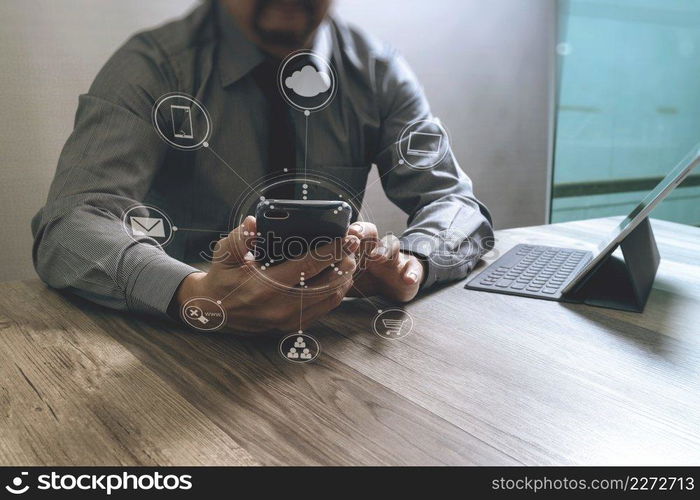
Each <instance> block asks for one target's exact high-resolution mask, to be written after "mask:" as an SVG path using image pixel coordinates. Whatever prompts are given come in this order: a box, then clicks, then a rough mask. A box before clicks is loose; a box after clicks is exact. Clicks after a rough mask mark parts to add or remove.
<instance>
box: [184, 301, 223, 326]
mask: <svg viewBox="0 0 700 500" xmlns="http://www.w3.org/2000/svg"><path fill="white" fill-rule="evenodd" d="M180 316H181V317H182V319H183V321H184V322H185V323H187V324H188V325H189V326H191V327H192V328H194V329H196V330H201V331H205V332H212V331H215V330H218V329H219V328H221V327H222V326H224V325H225V324H226V311H224V308H223V307H221V305H219V303H218V302H216V301H214V300H212V299H209V298H207V297H195V298H193V299H190V300H188V301H187V302H185V303H184V304H183V305H182V308H181V309H180Z"/></svg>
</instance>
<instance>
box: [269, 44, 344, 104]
mask: <svg viewBox="0 0 700 500" xmlns="http://www.w3.org/2000/svg"><path fill="white" fill-rule="evenodd" d="M277 85H278V86H279V89H280V92H281V93H282V97H284V99H285V101H287V103H289V104H290V105H291V106H292V107H294V108H296V109H297V110H299V111H303V112H304V114H305V115H306V116H309V114H311V113H313V112H315V111H320V110H322V109H323V108H325V107H326V106H328V105H329V104H330V103H331V101H333V98H334V97H335V95H336V92H337V90H338V89H337V87H338V78H337V76H336V74H335V70H334V69H333V66H331V64H330V63H329V62H328V61H326V59H324V58H323V57H321V56H320V55H318V54H316V53H314V52H312V51H310V50H302V51H298V52H294V53H292V54H290V55H289V56H287V57H286V58H285V59H284V60H283V61H282V63H281V64H280V66H279V70H278V72H277Z"/></svg>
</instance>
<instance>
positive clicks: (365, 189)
mask: <svg viewBox="0 0 700 500" xmlns="http://www.w3.org/2000/svg"><path fill="white" fill-rule="evenodd" d="M403 164H404V161H403V160H399V162H398V163H397V164H396V165H394V166H393V167H391V168H390V169H389V170H387V171H386V172H384V173H383V174H382V175H380V176H379V177H377V178H376V179H374V180H373V181H372V182H370V183H369V184H367V185H366V186H365V188H364V189H363V190H362V191H360V192H358V193H357V194H355V195H354V196H352V197H350V198H348V200H347V202H348V203H350V202H351V201H352V200H354V199H355V198H357V197H358V196H361V195H363V194H364V193H365V192H366V191H367V190H368V189H369V188H370V186H372V185H374V184H376V183H377V182H379V181H381V180H382V178H383V177H384V176H385V175H387V174H388V173H389V172H391V171H392V170H394V169H395V168H396V167H398V166H399V165H403Z"/></svg>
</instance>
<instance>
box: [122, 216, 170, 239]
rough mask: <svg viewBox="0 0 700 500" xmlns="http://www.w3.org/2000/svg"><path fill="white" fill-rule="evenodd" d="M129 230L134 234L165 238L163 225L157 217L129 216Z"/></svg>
mask: <svg viewBox="0 0 700 500" xmlns="http://www.w3.org/2000/svg"><path fill="white" fill-rule="evenodd" d="M130 219H131V232H132V233H133V234H134V235H135V236H150V237H151V238H165V225H164V224H163V219H161V218H159V217H134V216H132V217H130Z"/></svg>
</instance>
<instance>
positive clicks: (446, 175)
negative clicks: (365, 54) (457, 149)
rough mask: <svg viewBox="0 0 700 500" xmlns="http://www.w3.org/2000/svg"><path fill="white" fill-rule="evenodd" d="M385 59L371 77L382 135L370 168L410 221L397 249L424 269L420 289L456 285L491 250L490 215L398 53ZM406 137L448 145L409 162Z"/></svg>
mask: <svg viewBox="0 0 700 500" xmlns="http://www.w3.org/2000/svg"><path fill="white" fill-rule="evenodd" d="M385 60H386V61H387V62H386V63H384V64H382V63H378V64H377V71H376V75H377V78H376V85H377V86H378V88H377V95H378V96H379V108H380V115H381V123H382V133H381V137H380V142H379V147H378V151H379V152H378V154H377V156H376V158H375V161H374V162H375V164H376V165H377V167H378V169H379V175H380V177H381V182H382V185H383V187H384V191H385V193H386V194H387V197H388V198H389V199H390V200H391V201H392V202H393V203H394V204H396V205H397V206H398V207H399V208H401V209H402V210H403V211H404V212H406V213H407V214H408V216H409V217H408V227H407V229H406V231H405V232H404V233H403V235H402V236H401V237H400V242H401V249H402V250H403V251H405V252H410V253H413V254H416V255H418V256H420V257H422V258H424V259H425V261H426V262H427V264H428V275H427V277H426V279H425V281H424V282H423V287H429V286H431V285H433V284H435V283H438V282H442V281H448V280H454V279H459V278H463V277H464V276H466V275H467V274H468V273H469V272H470V271H471V269H473V267H474V265H475V264H476V262H477V261H478V260H479V258H480V257H481V255H482V254H484V253H485V252H487V251H488V250H489V249H490V248H491V247H492V245H493V229H492V221H491V216H490V214H489V212H488V210H487V208H486V207H485V206H484V205H483V204H482V203H481V202H479V200H477V199H476V197H475V196H474V192H473V189H472V183H471V180H470V179H469V177H467V175H466V174H465V173H464V172H463V170H462V169H461V168H460V166H459V164H458V163H457V160H456V158H455V157H454V155H453V153H452V149H451V147H450V145H449V137H448V136H447V135H446V134H443V133H442V132H444V131H445V129H444V128H441V127H442V126H441V125H438V124H439V121H438V120H437V118H435V117H434V116H433V115H432V114H431V112H430V107H429V105H428V101H427V99H426V97H425V95H424V93H423V90H422V88H421V86H420V85H419V83H418V81H417V79H416V77H415V75H414V74H413V72H412V71H411V70H410V68H409V67H408V65H407V64H406V62H405V61H404V60H403V58H402V57H400V56H399V55H397V54H391V56H390V57H387V58H386V59H385ZM411 124H414V125H411ZM410 127H413V128H410ZM413 130H415V131H418V132H420V131H424V132H426V133H436V132H438V133H440V134H439V135H442V137H441V138H440V140H441V141H447V142H445V143H441V145H440V146H439V147H437V149H436V150H435V151H437V155H433V156H431V157H425V158H423V159H421V158H420V156H416V157H415V158H416V159H415V160H414V159H412V158H408V156H409V155H407V154H406V152H407V148H408V147H409V145H408V141H409V137H410V132H411V131H413ZM401 148H403V149H401ZM431 151H432V150H431ZM407 160H408V161H407Z"/></svg>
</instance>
